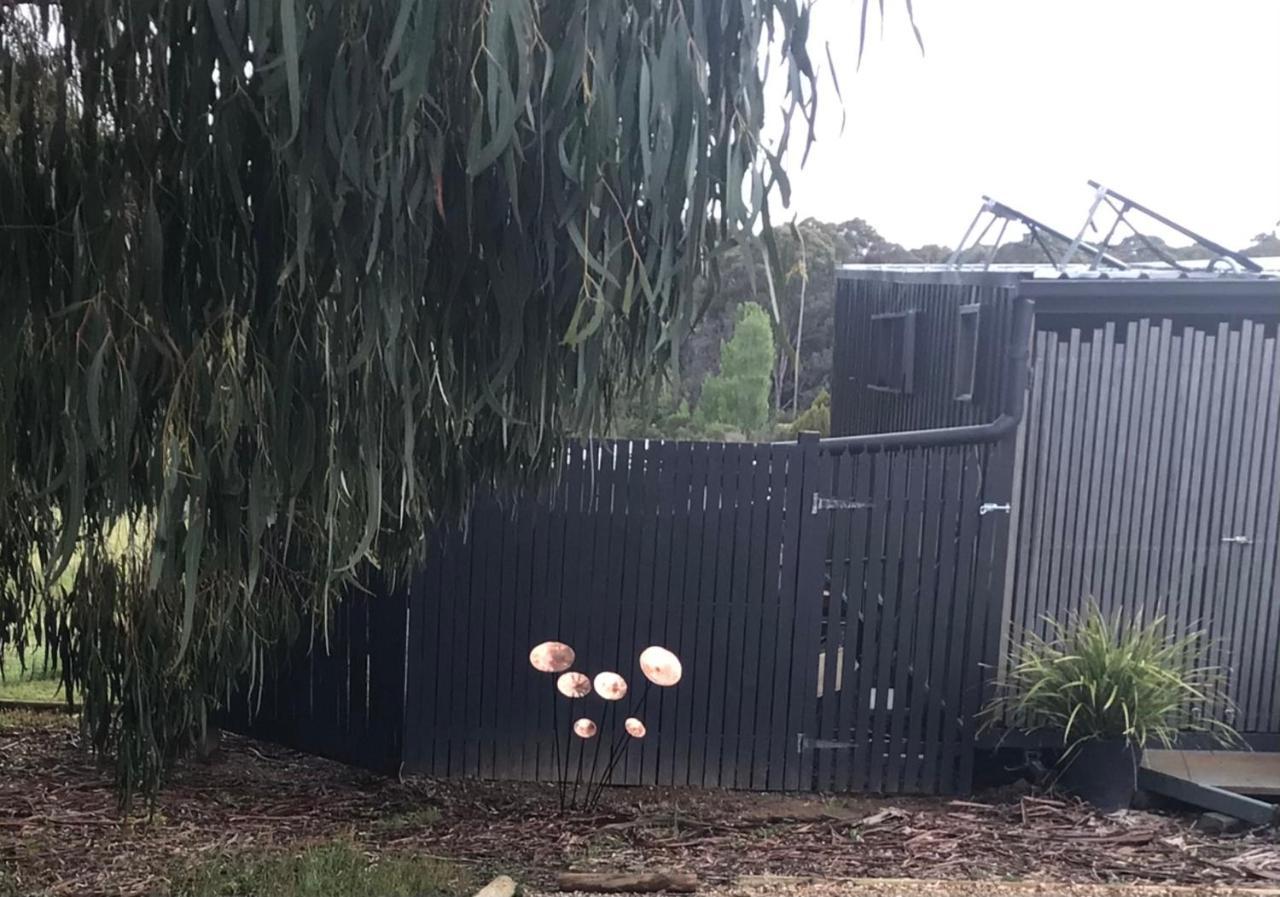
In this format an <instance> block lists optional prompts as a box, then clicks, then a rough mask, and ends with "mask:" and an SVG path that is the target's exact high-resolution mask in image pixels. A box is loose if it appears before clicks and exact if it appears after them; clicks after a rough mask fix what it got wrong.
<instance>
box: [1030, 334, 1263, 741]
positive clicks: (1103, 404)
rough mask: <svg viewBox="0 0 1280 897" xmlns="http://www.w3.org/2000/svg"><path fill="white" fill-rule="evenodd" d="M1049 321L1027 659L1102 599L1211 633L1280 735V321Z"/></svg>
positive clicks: (1037, 402)
mask: <svg viewBox="0 0 1280 897" xmlns="http://www.w3.org/2000/svg"><path fill="white" fill-rule="evenodd" d="M1050 323H1051V322H1050V321H1048V320H1041V321H1038V331H1037V333H1036V341H1035V349H1034V353H1033V369H1032V385H1031V391H1030V394H1029V396H1028V404H1027V415H1026V418H1025V423H1024V426H1023V428H1022V431H1021V433H1020V434H1019V445H1018V459H1019V460H1018V462H1017V466H1018V474H1017V476H1016V477H1015V483H1014V491H1013V500H1012V505H1013V515H1014V518H1013V520H1012V521H1011V525H1012V529H1013V534H1012V538H1011V540H1010V546H1011V548H1012V555H1011V563H1012V565H1013V571H1014V572H1013V576H1012V577H1011V578H1010V580H1009V591H1008V594H1007V596H1006V605H1007V608H1008V611H1007V613H1008V618H1009V631H1010V633H1011V639H1012V642H1013V643H1014V644H1015V645H1016V644H1017V643H1018V642H1020V641H1021V634H1022V633H1024V632H1025V631H1027V630H1032V631H1037V632H1039V633H1040V634H1042V635H1044V634H1048V633H1047V630H1048V625H1047V624H1046V622H1045V620H1046V618H1047V619H1052V620H1057V621H1064V620H1066V619H1067V618H1068V617H1069V616H1070V614H1071V613H1072V612H1073V611H1076V610H1078V609H1080V608H1081V607H1082V606H1084V605H1085V604H1086V603H1087V602H1089V601H1090V600H1093V601H1096V602H1097V603H1098V604H1099V606H1100V607H1101V608H1102V609H1103V610H1104V611H1105V612H1107V613H1108V614H1115V613H1120V614H1121V618H1122V619H1124V620H1126V621H1141V620H1150V619H1153V618H1155V617H1157V616H1163V617H1166V618H1167V626H1168V629H1169V631H1171V632H1172V633H1176V634H1178V635H1182V634H1185V633H1189V632H1195V631H1203V632H1204V633H1205V649H1206V653H1205V655H1204V658H1203V659H1204V661H1205V662H1206V663H1209V664H1213V665H1217V666H1221V667H1222V668H1223V669H1224V671H1225V672H1226V674H1227V676H1228V683H1229V692H1230V696H1231V698H1232V699H1233V701H1234V702H1235V704H1236V705H1237V710H1236V711H1235V712H1234V713H1228V714H1224V715H1223V718H1224V719H1226V720H1227V721H1229V722H1232V723H1233V724H1234V725H1235V726H1236V727H1237V728H1238V729H1239V730H1240V731H1242V732H1247V733H1266V734H1274V733H1280V700H1278V698H1280V695H1278V694H1277V692H1278V691H1280V689H1277V686H1276V682H1277V677H1278V676H1280V670H1278V669H1277V662H1278V660H1280V650H1277V647H1276V646H1277V645H1280V589H1277V574H1278V573H1280V538H1278V533H1277V530H1278V528H1280V352H1278V350H1277V337H1276V325H1275V322H1274V318H1272V319H1270V320H1264V321H1253V320H1249V319H1248V318H1244V317H1229V316H1228V317H1222V318H1220V319H1219V320H1216V321H1205V320H1203V319H1201V320H1200V321H1199V322H1191V321H1187V320H1174V319H1171V318H1168V317H1160V316H1150V317H1146V318H1140V319H1137V320H1133V319H1130V320H1127V321H1126V320H1122V321H1119V322H1117V321H1115V320H1111V321H1104V320H1096V321H1095V322H1094V323H1092V324H1083V323H1081V322H1079V321H1076V322H1073V323H1072V325H1071V326H1066V327H1061V328H1051V326H1050Z"/></svg>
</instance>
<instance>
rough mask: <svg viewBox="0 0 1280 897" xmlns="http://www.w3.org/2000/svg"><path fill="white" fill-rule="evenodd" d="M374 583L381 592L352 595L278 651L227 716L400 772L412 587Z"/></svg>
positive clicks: (235, 723) (295, 743) (272, 735)
mask: <svg viewBox="0 0 1280 897" xmlns="http://www.w3.org/2000/svg"><path fill="white" fill-rule="evenodd" d="M370 585H371V586H372V589H371V591H372V592H373V594H354V595H351V596H350V597H348V598H346V599H345V600H344V601H343V602H342V603H341V604H340V605H339V606H338V607H337V608H336V610H335V612H334V614H333V615H332V616H331V617H330V618H329V620H328V621H324V622H322V623H321V624H320V625H319V626H317V627H316V628H315V629H314V630H310V629H308V630H307V631H305V632H304V633H303V635H302V636H301V637H299V638H298V640H297V641H296V642H295V643H294V644H293V645H292V646H291V647H290V648H289V649H288V650H287V651H285V652H283V653H282V655H281V656H279V657H277V658H275V659H274V662H273V663H271V664H270V667H269V670H270V671H269V672H268V674H267V676H266V678H265V681H264V683H263V685H262V688H261V689H252V690H249V691H247V692H243V693H241V694H239V695H236V696H235V698H234V699H233V700H231V701H230V702H229V707H228V712H227V715H226V717H225V719H224V720H223V724H224V725H225V726H227V727H228V728H230V729H234V730H236V731H241V732H246V733H248V734H251V735H254V736H256V737H258V738H264V739H266V740H268V741H274V742H276V743H278V744H284V745H288V746H289V747H293V748H297V749H298V750H302V751H307V752H308V753H312V754H318V755H320V756H322V757H329V758H330V759H333V760H340V761H342V762H344V763H349V764H351V765H353V766H361V767H364V768H366V769H373V770H378V771H380V772H396V771H397V770H398V769H399V768H400V763H401V757H402V748H403V737H404V670H405V651H404V646H405V610H406V605H405V595H404V593H402V592H391V591H388V590H386V589H383V588H380V587H379V586H378V585H377V584H376V583H371V584H370ZM326 632H327V637H326ZM260 662H265V661H260Z"/></svg>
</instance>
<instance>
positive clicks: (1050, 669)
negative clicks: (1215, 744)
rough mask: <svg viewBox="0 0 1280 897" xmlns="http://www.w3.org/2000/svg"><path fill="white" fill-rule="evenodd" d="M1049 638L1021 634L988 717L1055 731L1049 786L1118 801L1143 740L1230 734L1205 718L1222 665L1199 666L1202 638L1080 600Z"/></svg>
mask: <svg viewBox="0 0 1280 897" xmlns="http://www.w3.org/2000/svg"><path fill="white" fill-rule="evenodd" d="M1047 622H1048V623H1049V638H1047V639H1045V638H1041V637H1040V636H1038V635H1036V634H1035V633H1033V632H1028V633H1027V635H1026V637H1025V638H1024V640H1023V642H1022V645H1021V647H1020V648H1019V649H1018V650H1017V652H1016V654H1015V656H1014V657H1013V658H1012V660H1011V663H1010V666H1009V670H1008V673H1007V674H1006V676H1005V678H1004V681H1002V682H1001V683H1000V684H999V686H998V693H997V695H996V697H995V699H994V700H993V701H992V702H991V703H990V704H988V706H987V707H986V709H985V710H984V714H985V715H986V717H987V722H986V725H988V726H990V725H991V724H993V723H996V722H1002V723H1005V724H1010V723H1012V724H1014V725H1017V726H1019V727H1022V728H1026V729H1031V730H1036V729H1046V728H1048V729H1053V730H1057V731H1059V732H1061V735H1062V744H1063V747H1064V748H1065V750H1064V751H1063V753H1062V756H1061V758H1060V760H1059V764H1058V778H1057V784H1058V785H1059V786H1061V787H1062V788H1063V789H1065V790H1067V791H1070V792H1071V793H1074V794H1076V795H1078V796H1079V797H1082V798H1084V799H1085V800H1087V801H1089V802H1090V803H1092V804H1094V805H1095V806H1097V807H1099V808H1100V809H1104V810H1116V809H1121V808H1124V807H1128V806H1129V803H1130V801H1131V800H1132V798H1133V794H1134V791H1135V790H1136V788H1137V770H1138V765H1139V764H1140V763H1141V762H1142V750H1143V748H1145V747H1146V746H1147V745H1153V744H1159V745H1161V746H1163V747H1171V746H1172V745H1173V742H1174V740H1175V739H1176V738H1177V736H1178V735H1179V733H1182V732H1201V733H1208V734H1209V735H1211V736H1212V737H1213V738H1215V739H1216V740H1218V741H1220V742H1222V743H1223V744H1230V743H1233V742H1237V741H1238V740H1239V736H1238V735H1237V734H1236V733H1235V730H1234V729H1232V728H1231V727H1230V726H1229V725H1227V724H1226V723H1223V722H1221V721H1220V720H1219V719H1217V718H1215V717H1216V716H1217V715H1218V712H1219V711H1221V710H1222V709H1224V708H1227V707H1229V706H1230V704H1229V701H1228V700H1227V699H1226V697H1225V696H1224V693H1223V688H1222V684H1223V676H1222V671H1221V670H1220V669H1219V668H1217V667H1209V666H1203V665H1201V664H1200V660H1199V658H1200V656H1201V653H1202V652H1201V647H1202V636H1201V633H1199V632H1193V633H1191V634H1189V635H1185V636H1182V637H1179V638H1171V637H1170V636H1169V635H1168V634H1167V632H1166V627H1165V620H1164V618H1163V617H1159V618H1157V619H1155V620H1152V621H1151V622H1149V623H1147V624H1145V625H1139V624H1136V623H1131V624H1130V625H1127V626H1126V625H1122V620H1121V618H1120V616H1119V615H1116V616H1115V617H1113V618H1108V617H1107V616H1105V615H1104V614H1103V613H1102V611H1101V610H1100V609H1099V608H1098V606H1097V605H1096V604H1095V603H1093V602H1090V604H1089V605H1088V606H1087V607H1086V609H1085V610H1084V611H1083V612H1081V613H1079V614H1072V616H1071V617H1070V618H1069V619H1068V620H1067V622H1066V623H1060V622H1057V621H1052V620H1049V621H1047Z"/></svg>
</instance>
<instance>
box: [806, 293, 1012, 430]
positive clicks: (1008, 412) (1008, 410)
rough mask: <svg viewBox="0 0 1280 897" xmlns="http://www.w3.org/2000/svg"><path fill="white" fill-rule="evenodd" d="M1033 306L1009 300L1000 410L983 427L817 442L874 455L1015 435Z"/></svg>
mask: <svg viewBox="0 0 1280 897" xmlns="http://www.w3.org/2000/svg"><path fill="white" fill-rule="evenodd" d="M1034 319H1035V302H1034V301H1032V300H1031V299H1027V298H1025V297H1023V296H1017V297H1015V298H1014V300H1013V333H1012V336H1011V337H1010V342H1009V345H1008V346H1007V348H1006V354H1005V363H1006V365H1007V367H1006V371H1005V382H1006V383H1007V384H1008V388H1007V390H1006V392H1005V398H1004V407H1003V408H1002V409H1001V411H1000V414H999V415H997V416H996V418H995V419H994V420H992V421H989V422H988V423H985V424H966V425H964V426H960V427H935V428H932V429H928V430H901V431H899V432H896V433H868V434H865V435H862V436H831V437H827V438H826V439H820V440H818V444H819V445H820V446H821V447H822V449H823V450H824V451H826V452H827V453H829V454H837V453H840V452H850V453H858V452H876V451H887V450H894V449H905V448H928V447H931V446H950V445H982V444H985V443H992V442H1000V441H1001V440H1003V439H1005V438H1007V437H1009V436H1012V435H1013V434H1014V433H1015V432H1017V429H1018V425H1019V424H1021V423H1022V417H1023V414H1024V413H1025V412H1026V404H1027V403H1026V395H1027V382H1028V379H1029V377H1030V355H1031V330H1032V324H1033V321H1034Z"/></svg>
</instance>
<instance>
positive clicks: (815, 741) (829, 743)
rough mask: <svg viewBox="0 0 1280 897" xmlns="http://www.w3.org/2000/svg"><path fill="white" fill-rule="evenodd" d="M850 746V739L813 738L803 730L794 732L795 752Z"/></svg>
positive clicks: (851, 744) (828, 749) (837, 748)
mask: <svg viewBox="0 0 1280 897" xmlns="http://www.w3.org/2000/svg"><path fill="white" fill-rule="evenodd" d="M852 747H853V742H852V741H833V740H832V739H830V738H814V737H813V736H812V735H806V734H804V733H803V732H797V733H796V753H797V754H803V753H804V752H805V751H830V750H839V749H841V748H845V749H848V748H852Z"/></svg>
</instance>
